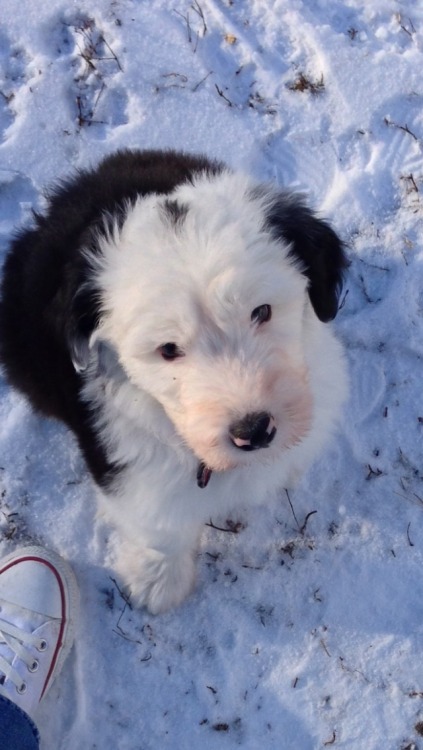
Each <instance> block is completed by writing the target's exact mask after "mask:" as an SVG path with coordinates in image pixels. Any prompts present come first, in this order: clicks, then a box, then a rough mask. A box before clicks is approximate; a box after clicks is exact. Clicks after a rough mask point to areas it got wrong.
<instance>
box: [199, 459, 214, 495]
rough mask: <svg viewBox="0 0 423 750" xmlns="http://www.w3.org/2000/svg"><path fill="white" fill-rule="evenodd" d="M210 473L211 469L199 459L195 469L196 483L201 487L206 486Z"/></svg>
mask: <svg viewBox="0 0 423 750" xmlns="http://www.w3.org/2000/svg"><path fill="white" fill-rule="evenodd" d="M211 474H212V470H211V469H209V467H208V466H206V464H205V463H204V462H203V461H201V463H200V464H199V465H198V469H197V484H198V486H199V487H200V488H201V489H204V487H207V485H208V483H209V479H210V477H211Z"/></svg>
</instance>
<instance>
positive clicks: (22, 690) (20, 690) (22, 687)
mask: <svg viewBox="0 0 423 750" xmlns="http://www.w3.org/2000/svg"><path fill="white" fill-rule="evenodd" d="M16 692H17V693H19V695H23V694H24V693H26V682H23V683H22V685H19V687H17V688H16Z"/></svg>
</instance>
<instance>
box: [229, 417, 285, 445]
mask: <svg viewBox="0 0 423 750" xmlns="http://www.w3.org/2000/svg"><path fill="white" fill-rule="evenodd" d="M275 435H276V426H275V420H274V419H273V417H272V415H271V414H268V413H267V412H265V411H259V412H252V413H251V414H246V416H245V417H243V418H242V419H240V421H239V422H234V424H232V425H231V426H230V428H229V437H230V439H231V440H232V442H233V444H234V445H235V446H236V447H237V448H240V449H241V450H243V451H255V450H257V448H267V446H268V445H270V443H271V442H272V440H273V438H274V437H275Z"/></svg>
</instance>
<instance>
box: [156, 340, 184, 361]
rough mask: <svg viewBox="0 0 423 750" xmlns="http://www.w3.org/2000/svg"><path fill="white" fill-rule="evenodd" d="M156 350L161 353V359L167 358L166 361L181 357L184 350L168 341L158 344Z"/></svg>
mask: <svg viewBox="0 0 423 750" xmlns="http://www.w3.org/2000/svg"><path fill="white" fill-rule="evenodd" d="M158 351H159V352H160V354H161V355H162V357H163V359H165V360H167V361H168V362H171V361H172V360H173V359H177V358H178V357H183V356H184V352H183V351H182V349H180V348H179V346H178V345H177V344H174V343H173V342H170V343H168V344H162V345H161V346H159V348H158Z"/></svg>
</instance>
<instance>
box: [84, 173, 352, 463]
mask: <svg viewBox="0 0 423 750" xmlns="http://www.w3.org/2000/svg"><path fill="white" fill-rule="evenodd" d="M289 200H290V199H289V197H287V198H286V201H287V203H289ZM272 206H273V209H272V208H271V207H272ZM272 210H273V214H272ZM306 215H307V218H308V220H309V222H310V223H312V222H315V223H316V224H317V223H318V221H317V219H314V217H312V216H311V214H309V213H307V212H306ZM272 216H273V217H274V216H275V214H274V203H272V201H271V200H270V199H269V196H268V195H266V194H265V193H264V191H261V192H260V191H257V190H256V191H254V190H253V189H252V188H251V185H250V184H249V183H248V182H247V181H246V180H245V179H244V178H240V177H237V176H234V175H231V174H223V175H219V177H218V178H214V179H211V178H206V177H203V178H199V179H198V181H197V182H196V183H195V184H194V185H192V184H189V185H184V186H181V187H180V188H178V189H177V190H176V191H175V193H174V194H173V195H172V196H171V199H169V198H164V197H158V196H149V197H147V198H143V199H139V201H138V202H137V203H136V204H135V206H133V207H131V208H130V209H129V211H128V214H127V217H126V220H125V222H124V223H123V226H122V228H121V229H119V230H118V229H116V231H115V232H114V233H113V234H111V233H110V232H109V233H108V234H107V236H105V237H104V238H103V239H102V240H101V253H100V255H99V257H98V258H96V260H95V261H94V266H95V278H96V286H97V288H98V289H99V290H100V295H101V307H102V318H101V321H100V324H99V326H98V329H97V330H96V331H95V333H94V335H93V336H92V337H91V342H93V341H94V340H99V339H100V340H103V341H105V342H107V344H108V345H111V346H112V347H113V349H114V350H115V351H116V353H117V355H118V358H119V361H120V364H121V366H122V367H123V369H124V371H125V373H126V375H127V377H128V378H129V379H130V381H131V382H132V383H133V384H134V385H135V386H136V387H137V388H139V389H141V390H142V391H144V392H147V393H148V394H149V395H150V396H151V397H152V398H153V399H155V401H156V402H158V403H159V404H160V405H161V406H162V408H163V410H164V412H165V413H166V415H167V417H168V418H169V419H170V420H171V422H172V423H173V425H174V428H175V430H176V432H177V433H178V434H179V436H180V437H181V439H182V440H183V441H184V443H185V444H186V445H187V446H189V448H190V449H191V450H192V451H193V453H194V454H195V455H196V456H197V457H198V459H199V461H200V462H201V463H202V464H203V465H204V466H205V467H207V468H208V470H217V471H223V470H226V469H230V468H233V467H235V466H238V465H243V464H246V463H249V462H251V461H256V460H258V461H264V462H266V461H267V460H268V459H269V458H271V457H273V458H274V455H275V453H276V452H281V451H284V450H287V449H289V448H290V447H292V446H293V445H296V444H297V443H298V442H299V441H301V440H302V439H303V438H304V437H305V435H306V434H307V432H308V430H309V427H310V423H311V419H312V413H313V400H312V396H311V390H310V386H309V382H308V381H309V363H308V362H307V361H306V356H305V350H304V341H305V335H306V330H305V328H306V319H307V317H308V316H310V314H312V313H311V309H310V304H309V296H308V287H309V284H310V280H309V278H307V277H306V275H305V274H304V273H303V272H301V270H300V268H299V262H298V257H297V255H296V254H295V253H292V243H291V245H289V244H288V241H287V240H286V239H284V236H281V231H279V229H278V227H277V226H276V224H277V218H276V219H275V218H273V220H272ZM313 226H314V225H313ZM319 226H323V225H322V224H321V223H319ZM275 227H276V229H275ZM328 231H331V230H329V229H328ZM339 251H340V252H341V250H340V245H339ZM338 282H339V279H337V283H338ZM335 293H336V292H335V291H333V294H335ZM134 409H136V404H134Z"/></svg>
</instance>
